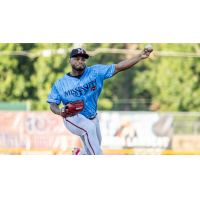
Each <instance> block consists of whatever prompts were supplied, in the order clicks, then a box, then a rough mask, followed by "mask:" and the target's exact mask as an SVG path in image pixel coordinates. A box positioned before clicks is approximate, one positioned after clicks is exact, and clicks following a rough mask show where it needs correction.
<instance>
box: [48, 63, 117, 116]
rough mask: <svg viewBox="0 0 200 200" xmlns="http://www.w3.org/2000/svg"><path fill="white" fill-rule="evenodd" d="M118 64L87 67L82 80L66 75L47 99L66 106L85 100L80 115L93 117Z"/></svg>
mask: <svg viewBox="0 0 200 200" xmlns="http://www.w3.org/2000/svg"><path fill="white" fill-rule="evenodd" d="M115 66H116V64H113V65H94V66H92V67H86V68H85V72H84V74H83V75H82V76H81V78H80V79H78V78H76V77H73V76H69V75H67V74H65V75H64V76H63V77H62V78H60V79H59V80H58V81H56V83H55V84H54V85H53V88H52V90H51V92H50V94H49V97H48V99H47V102H48V103H51V102H54V103H56V104H61V101H62V103H63V105H66V104H67V103H69V102H73V101H77V100H83V101H84V105H85V108H84V110H83V111H82V112H80V114H82V115H84V116H85V117H92V116H94V115H95V114H96V112H97V101H98V98H99V95H100V93H101V91H102V88H103V82H104V80H105V79H107V78H110V77H112V76H113V74H114V71H115Z"/></svg>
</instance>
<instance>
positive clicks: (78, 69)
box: [72, 65, 86, 72]
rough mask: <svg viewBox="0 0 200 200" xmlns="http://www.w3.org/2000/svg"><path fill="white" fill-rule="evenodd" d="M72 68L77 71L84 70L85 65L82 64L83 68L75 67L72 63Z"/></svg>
mask: <svg viewBox="0 0 200 200" xmlns="http://www.w3.org/2000/svg"><path fill="white" fill-rule="evenodd" d="M72 68H73V69H74V70H76V71H78V72H82V71H84V70H85V68H86V65H85V66H83V68H77V67H76V66H75V65H72Z"/></svg>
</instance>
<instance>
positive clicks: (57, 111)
mask: <svg viewBox="0 0 200 200" xmlns="http://www.w3.org/2000/svg"><path fill="white" fill-rule="evenodd" d="M50 110H51V111H52V112H53V113H54V114H56V115H60V116H62V115H61V109H60V108H59V107H58V104H57V103H54V102H52V103H50Z"/></svg>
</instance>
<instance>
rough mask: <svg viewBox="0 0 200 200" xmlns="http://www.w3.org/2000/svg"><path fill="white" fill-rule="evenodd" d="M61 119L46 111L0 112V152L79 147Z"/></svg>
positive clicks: (75, 137) (76, 137)
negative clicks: (4, 149)
mask: <svg viewBox="0 0 200 200" xmlns="http://www.w3.org/2000/svg"><path fill="white" fill-rule="evenodd" d="M80 146H81V143H80V139H79V137H78V136H76V135H74V134H72V133H70V132H69V131H68V130H67V129H66V127H65V126H64V124H63V120H62V118H61V117H60V116H57V115H55V114H53V113H52V112H48V111H41V112H40V111H31V112H25V111H22V112H19V111H0V149H1V148H14V149H15V148H18V149H19V148H21V149H27V150H29V149H53V150H56V149H59V150H62V151H65V150H67V149H74V147H80Z"/></svg>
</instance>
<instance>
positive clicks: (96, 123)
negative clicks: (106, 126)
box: [92, 115, 102, 146]
mask: <svg viewBox="0 0 200 200" xmlns="http://www.w3.org/2000/svg"><path fill="white" fill-rule="evenodd" d="M92 122H93V123H94V124H95V126H96V133H97V138H98V140H99V145H100V146H101V141H102V137H101V129H100V125H99V119H98V115H97V116H96V117H95V118H94V119H93V120H92Z"/></svg>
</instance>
